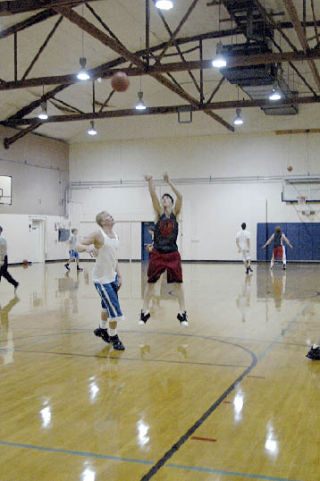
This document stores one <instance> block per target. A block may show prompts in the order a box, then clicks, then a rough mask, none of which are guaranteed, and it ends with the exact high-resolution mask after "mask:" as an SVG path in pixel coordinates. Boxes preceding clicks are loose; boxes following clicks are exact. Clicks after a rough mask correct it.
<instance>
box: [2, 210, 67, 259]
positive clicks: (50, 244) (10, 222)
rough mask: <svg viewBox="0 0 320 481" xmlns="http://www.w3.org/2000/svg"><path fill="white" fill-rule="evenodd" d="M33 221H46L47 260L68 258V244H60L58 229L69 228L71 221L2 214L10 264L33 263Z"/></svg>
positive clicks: (45, 248) (47, 217) (39, 216)
mask: <svg viewBox="0 0 320 481" xmlns="http://www.w3.org/2000/svg"><path fill="white" fill-rule="evenodd" d="M32 219H35V220H36V219H41V220H43V221H44V251H45V252H44V254H45V256H44V257H45V260H57V259H67V258H68V249H69V246H68V243H67V242H58V231H57V229H58V227H59V225H60V226H64V227H65V228H69V221H68V220H67V219H65V218H62V217H58V216H43V215H30V216H28V215H23V214H21V215H19V214H14V215H12V214H1V215H0V222H1V224H0V225H2V227H3V233H2V236H3V237H5V239H6V240H7V244H8V260H9V263H10V264H13V263H16V262H22V261H23V260H24V259H27V260H28V261H32V253H33V249H32V232H31V225H32Z"/></svg>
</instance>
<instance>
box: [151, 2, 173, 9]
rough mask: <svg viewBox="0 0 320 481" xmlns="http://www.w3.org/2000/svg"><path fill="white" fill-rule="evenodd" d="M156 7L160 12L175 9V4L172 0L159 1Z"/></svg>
mask: <svg viewBox="0 0 320 481" xmlns="http://www.w3.org/2000/svg"><path fill="white" fill-rule="evenodd" d="M155 6H156V7H157V8H159V10H170V9H171V8H172V7H173V2H172V1H171V0H157V1H156V3H155Z"/></svg>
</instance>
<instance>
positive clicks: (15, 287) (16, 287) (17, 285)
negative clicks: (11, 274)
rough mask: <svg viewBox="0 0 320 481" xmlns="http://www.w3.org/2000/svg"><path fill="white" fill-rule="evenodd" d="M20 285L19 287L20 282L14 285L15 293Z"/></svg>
mask: <svg viewBox="0 0 320 481" xmlns="http://www.w3.org/2000/svg"><path fill="white" fill-rule="evenodd" d="M18 287H19V282H17V284H16V285H15V286H14V293H15V294H16V293H17V289H18Z"/></svg>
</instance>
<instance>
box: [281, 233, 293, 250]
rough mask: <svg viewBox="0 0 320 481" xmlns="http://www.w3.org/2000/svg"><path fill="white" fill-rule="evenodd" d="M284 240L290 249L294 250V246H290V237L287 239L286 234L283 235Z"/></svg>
mask: <svg viewBox="0 0 320 481" xmlns="http://www.w3.org/2000/svg"><path fill="white" fill-rule="evenodd" d="M282 239H283V240H284V241H285V243H286V244H287V245H288V246H289V247H290V249H293V246H292V245H291V244H290V241H289V239H288V237H286V236H285V235H284V234H282Z"/></svg>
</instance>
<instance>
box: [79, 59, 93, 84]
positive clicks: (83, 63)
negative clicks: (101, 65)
mask: <svg viewBox="0 0 320 481" xmlns="http://www.w3.org/2000/svg"><path fill="white" fill-rule="evenodd" d="M79 62H80V66H81V70H80V71H79V72H78V73H77V79H78V80H82V81H84V80H89V79H90V75H89V74H88V71H87V69H86V65H87V59H86V58H85V57H80V60H79Z"/></svg>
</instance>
